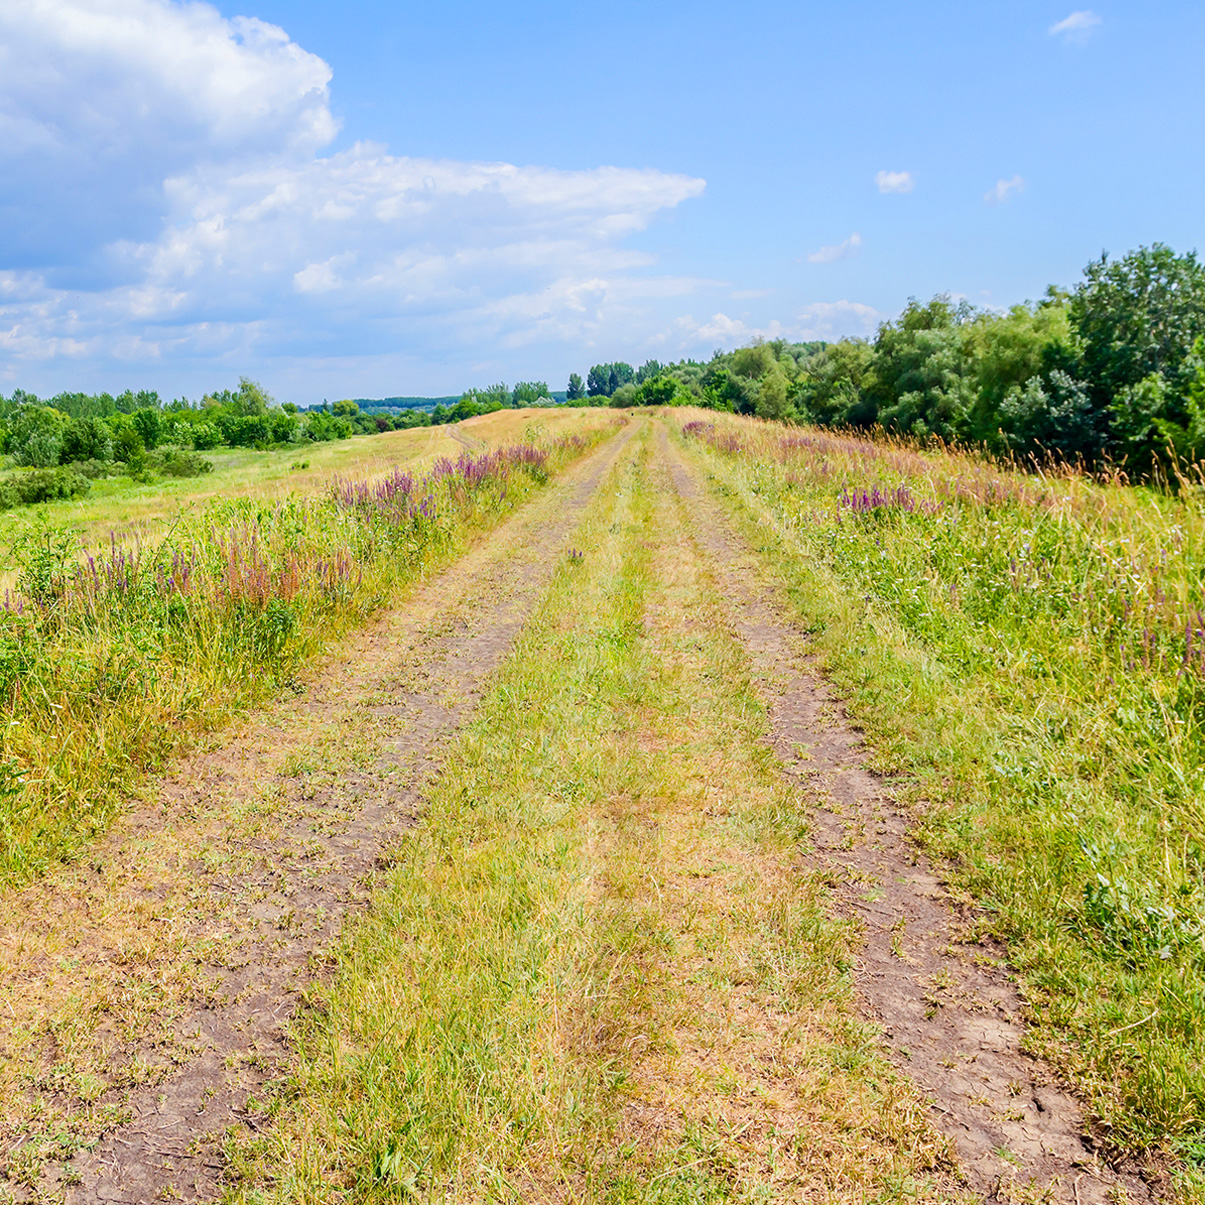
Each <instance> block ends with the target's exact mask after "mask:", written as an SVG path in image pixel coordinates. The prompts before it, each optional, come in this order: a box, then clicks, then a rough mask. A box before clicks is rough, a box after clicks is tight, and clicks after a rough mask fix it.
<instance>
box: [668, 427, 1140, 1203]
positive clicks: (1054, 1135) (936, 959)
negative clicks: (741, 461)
mask: <svg viewBox="0 0 1205 1205" xmlns="http://www.w3.org/2000/svg"><path fill="white" fill-rule="evenodd" d="M659 442H660V447H661V451H662V454H663V455H664V456H665V457H666V458H667V459H668V462H669V466H670V471H671V474H672V477H673V481H674V484H675V487H676V488H677V490H678V492H679V493H680V494H681V496H682V497H683V499H684V500H685V501H686V504H687V509H688V510H689V512H690V513H691V514H692V515H693V516H694V518H695V527H694V536H695V538H696V539H697V540H698V541H699V543H700V544H701V545H702V547H703V548H704V549H705V550H706V552H707V554H708V556H709V557H710V559H711V561H712V563H713V566H714V573H715V577H716V582H717V586H718V588H719V591H720V593H721V595H722V597H723V599H724V601H725V603H726V605H727V609H728V612H729V614H730V616H731V622H732V623H733V626H734V628H735V630H736V632H737V634H738V635H739V637H740V640H741V641H742V643H743V644H744V646H745V647H746V649H747V650H748V654H749V657H750V660H751V662H752V665H753V669H754V672H755V674H756V675H757V677H758V678H759V679H760V681H761V682H762V684H763V689H764V692H765V697H766V701H767V703H768V704H769V712H770V721H771V730H772V734H773V748H774V752H775V754H776V755H777V757H778V758H779V760H780V761H781V763H782V765H783V772H784V773H785V774H787V775H790V776H791V777H793V778H794V779H796V780H797V781H798V782H799V783H800V784H801V785H802V786H803V788H804V789H805V790H806V791H808V792H809V793H810V794H812V795H813V796H814V799H815V807H814V809H813V833H812V836H813V842H814V854H813V858H814V862H815V864H818V865H820V866H825V867H829V868H831V870H832V872H833V883H834V894H833V902H834V907H835V908H836V909H838V910H840V911H842V912H844V913H846V914H852V915H854V916H856V917H857V918H859V920H860V921H861V922H862V926H863V933H864V940H863V946H862V951H861V959H860V965H859V967H858V971H857V975H856V986H857V990H858V992H859V994H860V996H861V997H862V998H863V1000H864V1001H865V1003H866V1007H867V1011H868V1012H869V1014H870V1015H871V1016H872V1017H873V1018H874V1019H875V1020H877V1021H878V1022H879V1023H880V1024H881V1025H882V1031H883V1039H884V1050H885V1051H886V1053H887V1054H888V1056H889V1057H891V1058H892V1060H893V1061H894V1062H895V1063H896V1064H897V1066H899V1067H901V1068H902V1069H903V1070H905V1071H906V1072H907V1074H908V1075H909V1076H910V1077H911V1078H912V1079H913V1080H914V1082H916V1083H917V1084H918V1086H919V1087H920V1088H921V1089H922V1090H923V1091H924V1092H926V1093H927V1094H928V1095H929V1097H930V1098H931V1100H932V1112H933V1116H932V1121H933V1124H934V1126H935V1127H936V1128H938V1129H939V1130H941V1131H943V1132H945V1133H946V1134H948V1135H949V1136H950V1137H951V1138H952V1139H953V1141H954V1143H955V1146H956V1149H957V1152H958V1157H959V1161H960V1163H961V1165H962V1168H963V1171H964V1173H965V1174H966V1176H967V1179H968V1181H969V1183H970V1184H971V1186H972V1187H973V1188H974V1189H975V1190H976V1191H978V1192H980V1193H982V1194H983V1195H984V1197H985V1199H987V1200H991V1201H996V1200H999V1201H1013V1200H1018V1199H1024V1200H1028V1199H1031V1198H1030V1197H1029V1196H1022V1195H1019V1194H1024V1193H1029V1192H1033V1191H1034V1190H1035V1189H1036V1190H1037V1191H1038V1192H1039V1193H1040V1194H1041V1197H1040V1199H1041V1200H1045V1201H1057V1202H1067V1203H1069V1205H1090V1203H1091V1205H1106V1203H1107V1202H1116V1201H1119V1200H1120V1201H1130V1202H1138V1201H1150V1200H1153V1199H1154V1197H1153V1196H1152V1192H1151V1189H1150V1187H1149V1186H1148V1185H1147V1184H1146V1183H1145V1182H1144V1181H1143V1180H1142V1179H1140V1178H1139V1177H1138V1176H1136V1175H1133V1174H1128V1173H1119V1172H1117V1171H1115V1170H1113V1169H1112V1168H1110V1167H1109V1166H1107V1164H1105V1163H1104V1162H1103V1161H1102V1160H1101V1158H1100V1157H1099V1156H1098V1154H1097V1153H1096V1152H1095V1151H1094V1150H1093V1147H1092V1144H1091V1140H1090V1138H1089V1137H1088V1135H1087V1127H1086V1126H1085V1124H1084V1118H1083V1115H1082V1112H1081V1110H1080V1108H1079V1106H1078V1104H1077V1102H1076V1101H1075V1099H1074V1098H1073V1097H1072V1096H1071V1095H1070V1094H1069V1093H1068V1092H1067V1091H1065V1090H1064V1089H1063V1087H1062V1086H1061V1085H1059V1084H1058V1083H1057V1082H1056V1081H1055V1079H1054V1077H1053V1075H1052V1074H1051V1072H1050V1069H1049V1068H1048V1067H1046V1066H1044V1065H1043V1064H1042V1063H1040V1062H1038V1061H1036V1060H1034V1059H1032V1058H1030V1057H1028V1056H1027V1055H1026V1054H1024V1053H1023V1051H1022V1043H1023V1038H1024V1032H1025V1025H1024V1019H1023V1018H1024V1002H1023V1000H1022V998H1021V996H1020V993H1019V992H1018V990H1017V987H1016V985H1015V983H1014V982H1013V980H1012V978H1011V977H1010V975H1009V974H1008V971H1007V967H1006V965H1005V964H1004V962H1003V960H1002V958H1001V952H1000V951H999V950H998V949H995V948H992V947H991V946H988V945H985V944H983V943H980V942H977V941H974V940H970V939H968V937H967V931H968V929H969V924H968V920H969V918H968V917H967V916H965V915H964V914H963V909H962V908H961V907H960V905H959V904H958V902H957V901H956V900H955V899H954V898H953V897H952V896H951V895H950V894H949V893H948V892H947V891H946V890H945V888H944V885H943V882H942V879H941V877H940V872H939V870H937V869H935V868H934V867H933V866H931V865H930V864H929V863H928V861H927V859H926V858H925V857H924V856H923V855H922V854H921V853H920V852H919V851H918V850H917V848H916V847H915V845H913V844H912V843H911V842H910V841H909V840H908V837H907V831H908V827H909V819H910V818H909V816H908V815H907V814H906V813H905V812H904V811H903V810H901V808H900V807H899V806H898V805H897V804H896V802H895V800H894V798H893V796H892V792H891V790H890V788H889V787H888V786H887V785H886V784H885V783H884V782H883V781H882V779H880V778H879V777H878V776H877V775H876V774H874V773H873V772H872V771H871V770H870V769H869V768H868V767H867V765H866V761H867V756H866V751H865V749H864V747H863V744H862V741H861V739H860V737H859V736H858V734H857V732H856V731H855V730H854V729H853V728H852V727H851V726H850V724H849V723H848V721H847V720H846V718H845V715H844V711H843V709H842V707H841V706H840V703H839V702H838V701H837V700H836V698H835V696H834V695H833V693H832V692H831V691H830V690H829V688H828V687H827V685H826V684H825V682H824V681H823V680H822V679H821V678H820V677H819V676H818V675H817V674H816V672H815V670H814V668H813V667H812V666H811V664H810V663H809V657H808V652H807V641H806V636H805V635H804V633H802V632H801V631H800V630H799V628H798V627H797V626H795V625H792V623H791V622H790V621H789V619H788V618H787V616H789V614H790V607H789V604H788V602H787V599H786V597H785V595H784V593H783V591H782V589H781V587H780V586H777V585H776V584H775V583H774V582H773V581H772V580H771V579H770V577H769V576H768V574H766V573H765V572H764V571H763V570H762V569H761V567H760V565H759V563H758V561H757V558H756V556H755V554H754V553H753V552H752V550H751V549H750V548H749V546H748V544H747V543H746V541H745V540H744V539H743V538H742V537H741V535H740V533H739V531H738V529H737V527H736V525H735V524H734V523H733V522H732V521H731V520H730V518H729V517H728V516H727V515H726V514H725V513H724V511H723V509H722V508H721V507H720V506H719V505H718V504H717V502H716V501H715V499H714V498H713V497H712V496H711V495H710V494H709V492H708V490H707V487H706V481H705V476H704V473H703V472H702V470H701V469H700V466H699V465H698V463H697V462H694V461H693V460H692V459H690V458H688V457H686V456H684V455H683V454H682V452H681V451H680V450H679V449H678V448H677V447H676V446H675V445H674V444H673V443H671V441H670V440H669V439H668V437H667V434H666V432H665V430H664V428H662V430H661V431H660V433H659ZM1121 1194H1125V1195H1121Z"/></svg>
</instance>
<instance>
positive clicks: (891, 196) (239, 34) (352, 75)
mask: <svg viewBox="0 0 1205 1205" xmlns="http://www.w3.org/2000/svg"><path fill="white" fill-rule="evenodd" d="M1080 2H1081V3H1082V0H1080ZM1203 51H1205V6H1203V5H1201V4H1200V3H1199V0H1196V2H1180V0H1167V2H1161V3H1151V2H1150V0H1147V2H1146V3H1133V2H1130V0H1125V2H1122V0H1118V2H1113V0H1109V2H1108V3H1106V2H1104V0H1101V2H1100V3H1099V5H1098V6H1097V7H1094V8H1080V7H1077V6H1075V5H1074V4H1072V5H1069V4H1067V3H1065V2H1060V3H1050V2H1046V0H1041V2H1039V0H999V2H997V0H980V2H979V3H976V4H966V3H965V2H963V3H935V2H933V3H927V2H924V0H920V2H917V3H910V4H907V5H902V4H899V3H888V2H886V0H846V2H845V3H842V4H833V3H831V2H829V3H824V4H819V3H811V2H807V0H794V2H787V0H768V2H764V3H761V4H759V5H756V6H747V5H740V6H738V5H736V4H732V3H727V4H721V3H714V2H711V0H692V2H691V3H677V2H663V0H642V2H641V3H635V2H632V0H609V2H608V3H606V4H603V3H596V2H589V0H587V2H579V3H576V4H565V3H564V2H563V0H561V2H559V3H556V4H553V3H546V2H544V0H511V3H508V4H505V5H504V4H498V3H485V2H481V0H472V2H461V0H443V2H441V3H438V4H436V3H424V4H418V3H397V2H396V0H395V2H388V0H371V2H370V0H343V2H342V3H341V4H339V5H333V4H331V3H329V0H323V2H322V3H318V2H317V0H313V2H311V0H287V2H286V0H239V3H237V4H230V3H226V2H225V0H222V2H221V3H218V4H203V3H179V2H175V0H3V2H2V3H0V392H4V393H10V392H11V391H12V390H13V389H15V388H18V387H20V388H23V389H26V390H30V391H33V392H36V393H39V394H40V395H42V396H48V395H52V394H54V393H56V392H58V391H60V390H65V389H71V390H77V389H78V390H85V391H89V392H94V391H99V390H109V391H111V392H118V391H120V390H122V389H125V388H135V389H139V388H150V389H157V390H158V391H159V392H160V394H161V395H163V396H164V397H165V398H170V397H175V396H188V397H196V396H199V395H200V394H201V393H203V392H205V391H207V390H212V389H218V388H225V387H229V386H231V385H233V384H235V383H236V382H237V380H238V378H239V377H240V376H242V375H246V376H250V377H252V378H254V379H257V380H259V381H261V382H262V383H263V384H264V385H265V386H266V387H267V388H268V389H269V391H270V392H271V393H273V394H274V395H275V396H276V397H277V398H279V399H280V400H291V401H295V402H298V403H300V404H302V405H306V404H310V403H313V402H319V401H322V400H323V399H324V398H331V399H334V398H338V397H384V396H397V395H442V394H454V393H459V392H460V391H461V390H463V389H465V388H467V387H469V386H473V385H476V386H484V385H488V384H492V383H494V382H496V381H499V380H502V381H505V382H506V383H508V384H513V383H514V382H515V381H516V380H518V379H526V380H530V379H535V380H545V381H547V382H548V383H549V384H550V385H551V387H552V388H553V389H563V388H564V387H565V382H566V379H567V377H568V374H569V373H570V372H572V371H576V372H578V373H580V374H582V375H583V376H584V375H585V374H586V371H587V369H588V368H589V367H590V365H591V364H593V363H597V362H601V361H608V360H615V359H625V360H628V361H630V362H631V363H633V364H639V363H641V362H643V361H644V360H646V359H648V358H656V359H659V360H661V361H670V360H676V359H680V358H682V357H688V356H689V357H695V358H700V359H706V358H708V357H709V356H710V355H711V353H712V352H713V351H714V350H716V349H717V348H731V347H734V346H738V345H740V344H743V343H746V342H748V341H749V340H751V339H753V338H756V337H758V336H764V337H769V338H773V337H786V338H790V339H818V338H819V339H832V338H839V337H841V336H847V335H854V336H873V334H874V332H875V330H876V329H877V326H878V324H879V323H880V322H883V321H885V320H888V319H890V318H892V317H893V316H895V315H896V314H898V312H899V311H900V309H901V308H902V307H903V306H904V305H905V304H906V302H907V300H908V298H909V297H913V296H915V297H920V298H928V297H930V296H932V295H933V294H935V293H949V294H951V295H953V296H956V297H965V298H966V299H968V300H969V301H971V302H972V303H974V304H975V305H980V306H993V307H1003V306H1008V305H1012V304H1015V303H1017V302H1021V301H1024V300H1027V299H1035V298H1038V297H1040V296H1041V295H1042V294H1043V292H1044V291H1045V289H1046V287H1047V286H1048V285H1049V284H1052V283H1055V284H1060V285H1064V286H1067V285H1072V284H1074V282H1075V281H1076V280H1077V279H1078V278H1079V277H1080V275H1081V273H1082V270H1083V268H1084V265H1085V264H1086V263H1087V262H1088V261H1089V260H1091V259H1093V258H1095V257H1098V256H1099V255H1100V254H1101V253H1102V252H1108V253H1110V254H1112V255H1118V254H1123V253H1124V252H1125V251H1127V250H1129V249H1131V248H1133V247H1137V246H1139V245H1144V244H1149V243H1151V242H1154V241H1161V242H1165V243H1168V244H1170V245H1171V246H1172V247H1174V248H1175V249H1176V250H1178V251H1189V250H1193V249H1195V248H1197V247H1198V246H1200V245H1202V244H1203V243H1205V238H1203V237H1202V228H1203V227H1205V204H1202V197H1205V154H1203V153H1202V151H1203V149H1205V148H1203V147H1202V142H1203V141H1205V73H1203V72H1201V71H1200V69H1199V65H1200V62H1201V58H1202V52H1203Z"/></svg>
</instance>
